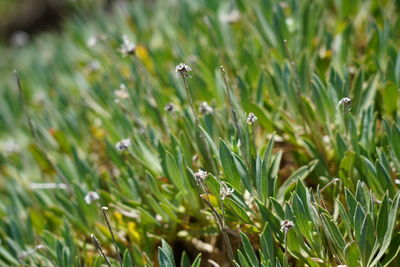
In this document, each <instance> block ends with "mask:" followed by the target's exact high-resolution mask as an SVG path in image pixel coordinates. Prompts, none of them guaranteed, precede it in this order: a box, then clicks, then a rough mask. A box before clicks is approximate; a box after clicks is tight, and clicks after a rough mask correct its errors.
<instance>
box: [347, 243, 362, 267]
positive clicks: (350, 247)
mask: <svg viewBox="0 0 400 267" xmlns="http://www.w3.org/2000/svg"><path fill="white" fill-rule="evenodd" d="M344 257H345V259H346V264H347V266H350V267H352V266H359V262H358V260H359V258H360V252H359V249H358V247H357V244H356V243H355V242H352V243H349V244H347V245H346V247H345V249H344Z"/></svg>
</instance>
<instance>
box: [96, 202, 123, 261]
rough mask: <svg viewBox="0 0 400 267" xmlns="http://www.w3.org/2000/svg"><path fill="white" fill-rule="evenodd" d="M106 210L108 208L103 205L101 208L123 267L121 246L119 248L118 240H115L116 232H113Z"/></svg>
mask: <svg viewBox="0 0 400 267" xmlns="http://www.w3.org/2000/svg"><path fill="white" fill-rule="evenodd" d="M106 210H108V208H107V207H102V208H101V211H102V212H103V216H104V219H105V220H106V223H107V227H108V231H110V234H111V239H112V241H113V244H114V247H115V250H116V252H117V256H118V261H119V265H120V266H121V267H122V266H123V264H122V258H121V253H120V251H119V248H118V246H117V242H116V241H115V238H114V232H113V230H112V228H111V224H110V221H109V220H108V216H107V213H106Z"/></svg>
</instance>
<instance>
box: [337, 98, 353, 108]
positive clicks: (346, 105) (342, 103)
mask: <svg viewBox="0 0 400 267" xmlns="http://www.w3.org/2000/svg"><path fill="white" fill-rule="evenodd" d="M338 107H343V110H346V111H349V110H350V109H351V99H350V98H348V97H344V98H342V99H340V100H339V102H338Z"/></svg>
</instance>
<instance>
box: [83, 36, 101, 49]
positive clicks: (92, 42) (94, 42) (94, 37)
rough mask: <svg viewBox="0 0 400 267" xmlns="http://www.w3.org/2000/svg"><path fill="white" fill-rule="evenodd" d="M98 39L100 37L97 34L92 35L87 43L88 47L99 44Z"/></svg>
mask: <svg viewBox="0 0 400 267" xmlns="http://www.w3.org/2000/svg"><path fill="white" fill-rule="evenodd" d="M97 41H98V38H97V35H95V36H92V37H90V38H89V39H88V40H87V42H86V44H87V46H88V47H93V46H95V45H96V44H97Z"/></svg>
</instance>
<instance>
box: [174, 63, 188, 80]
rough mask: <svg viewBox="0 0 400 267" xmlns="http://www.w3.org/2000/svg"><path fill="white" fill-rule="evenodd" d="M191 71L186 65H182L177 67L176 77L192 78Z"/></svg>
mask: <svg viewBox="0 0 400 267" xmlns="http://www.w3.org/2000/svg"><path fill="white" fill-rule="evenodd" d="M191 71H192V69H191V68H190V67H189V66H188V65H186V64H184V63H180V64H178V65H177V66H176V67H175V75H176V77H190V74H189V72H191Z"/></svg>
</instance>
